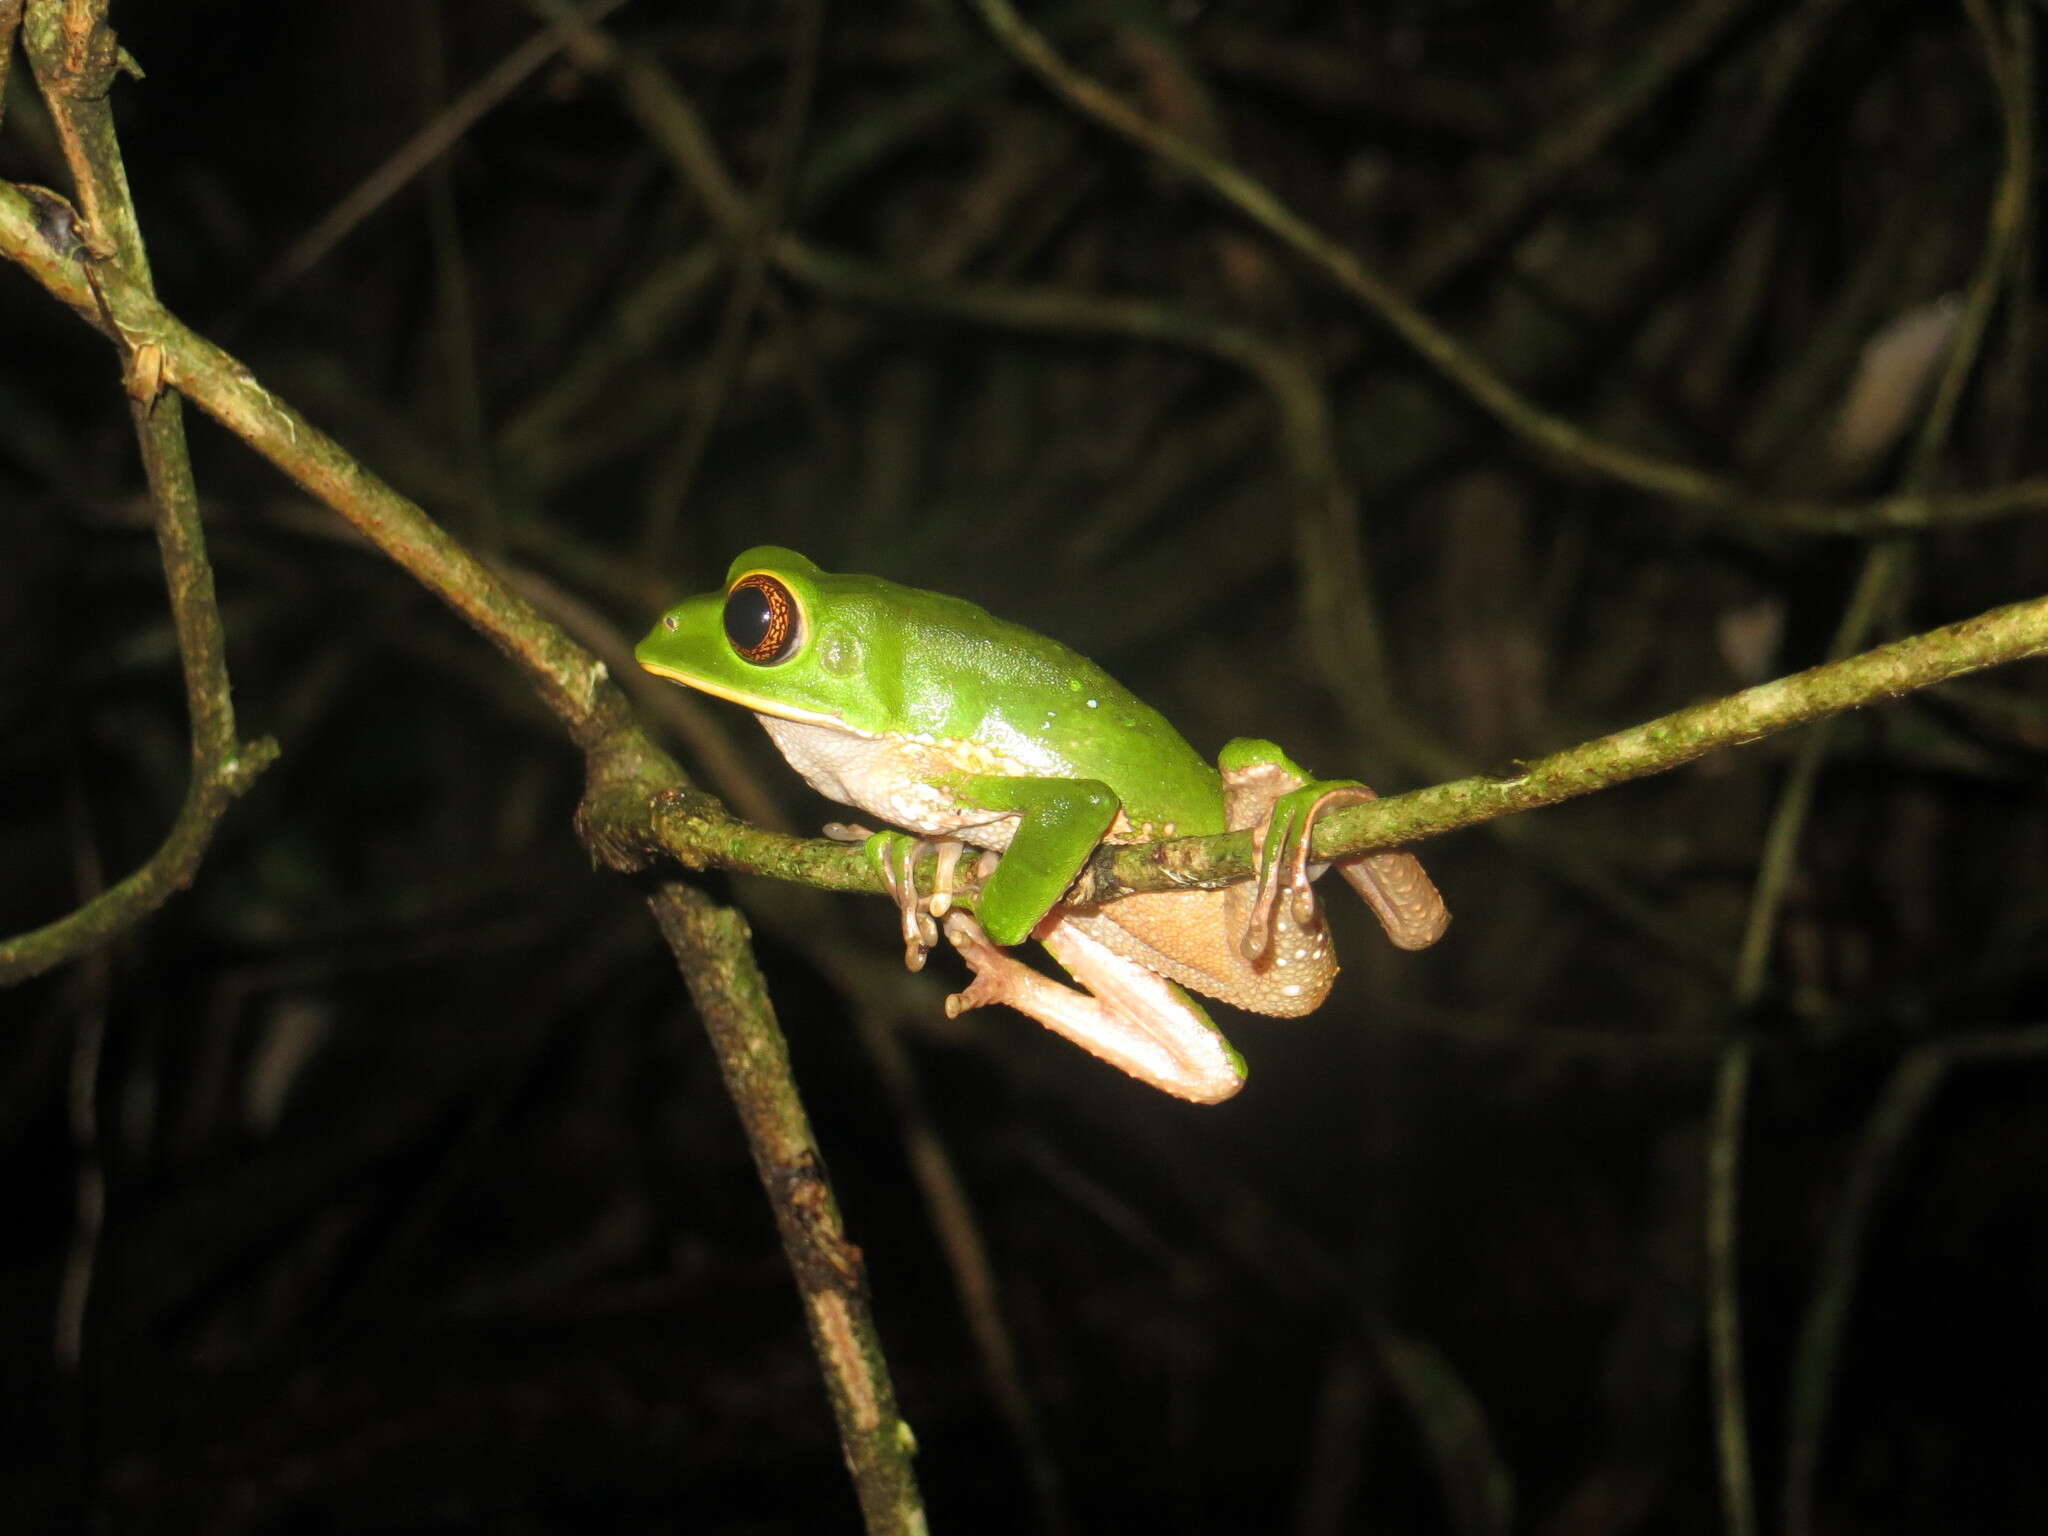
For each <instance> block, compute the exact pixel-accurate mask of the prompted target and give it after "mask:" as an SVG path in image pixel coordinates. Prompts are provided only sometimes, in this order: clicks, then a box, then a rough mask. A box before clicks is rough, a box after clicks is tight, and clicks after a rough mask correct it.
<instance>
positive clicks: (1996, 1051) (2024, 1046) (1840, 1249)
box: [1784, 1025, 2048, 1536]
mask: <svg viewBox="0 0 2048 1536" xmlns="http://www.w3.org/2000/svg"><path fill="white" fill-rule="evenodd" d="M2044 1056H2048V1026H2040V1025H2037V1026H2035V1027H2034V1028H2032V1029H2021V1030H2013V1031H2011V1032H2009V1033H1983V1034H1974V1035H1963V1036H1958V1037H1956V1038H1954V1039H1949V1040H1938V1041H1934V1042H1932V1043H1930V1044H1927V1045H1922V1046H1918V1047H1916V1048H1915V1049H1913V1050H1911V1051H1909V1052H1907V1053H1906V1056H1905V1059H1904V1060H1902V1061H1901V1062H1900V1063H1899V1064H1898V1066H1897V1067H1896V1068H1895V1069H1894V1070H1893V1072H1892V1075H1891V1080H1890V1081H1889V1082H1887V1083H1886V1084H1885V1088H1884V1092H1883V1094H1882V1095H1880V1097H1879V1098H1878V1101H1877V1105H1876V1107H1875V1108H1873V1109H1872V1110H1871V1112H1870V1118H1869V1119H1868V1120H1867V1121H1865V1122H1864V1126H1863V1135H1862V1137H1861V1139H1860V1140H1859V1142H1858V1144H1857V1148H1856V1156H1855V1161H1854V1162H1853V1163H1852V1165H1851V1169H1850V1175H1849V1184H1848V1187H1847V1188H1846V1189H1845V1190H1844V1191H1843V1192H1842V1203H1841V1205H1840V1207H1839V1208H1838V1209H1837V1210H1836V1212H1835V1218H1834V1221H1833V1222H1832V1223H1831V1224H1830V1226H1829V1228H1828V1236H1827V1241H1826V1244H1825V1246H1824V1247H1823V1248H1822V1250H1821V1260H1820V1267H1819V1270H1818V1273H1817V1274H1816V1275H1815V1276H1814V1284H1813V1295H1812V1297H1811V1298H1810V1299H1809V1300H1808V1302H1807V1304H1806V1313H1805V1315H1804V1317H1802V1318H1801V1319H1800V1324H1799V1343H1798V1346H1797V1348H1796V1349H1795V1351H1794V1356H1793V1360H1794V1363H1793V1368H1792V1381H1791V1388H1790V1393H1789V1400H1788V1403H1787V1408H1786V1415H1785V1417H1786V1452H1785V1502H1784V1536H1807V1532H1808V1531H1809V1530H1811V1529H1812V1525H1813V1493H1814V1483H1815V1481H1816V1479H1817V1478H1818V1476H1819V1472H1820V1453H1821V1449H1822V1446H1823V1443H1824V1441H1825V1438H1826V1434H1827V1421H1828V1409H1829V1405H1830V1403H1831V1401H1832V1399H1833V1395H1834V1378H1835V1369H1836V1365H1837V1363H1838V1362H1839V1360H1840V1358H1841V1353H1842V1341H1843V1339H1844V1338H1845V1337H1847V1335H1848V1330H1849V1321H1850V1318H1851V1316H1852V1315H1853V1314H1854V1312H1855V1307H1856V1272H1857V1269H1858V1267H1859V1266H1860V1265H1861V1264H1862V1262H1863V1251H1864V1248H1865V1246H1866V1245H1867V1244H1868V1242H1869V1240H1870V1226H1871V1222H1872V1220H1873V1218H1874V1217H1875V1216H1876V1214H1877V1203H1878V1198H1879V1196H1880V1195H1882V1194H1883V1192H1884V1189H1885V1186H1886V1184H1887V1183H1888V1182H1889V1181H1890V1179H1891V1175H1892V1170H1893V1169H1894V1168H1895V1167H1896V1166H1897V1165H1898V1161H1899V1158H1900V1156H1901V1154H1902V1153H1903V1152H1904V1150H1905V1147H1906V1143H1907V1140H1908V1139H1909V1138H1910V1137H1911V1135H1912V1133H1913V1128H1914V1126H1916V1125H1917V1124H1918V1123H1919V1122H1920V1118H1921V1116H1923V1115H1924V1114H1925V1113H1926V1111H1927V1106H1928V1105H1929V1104H1931V1103H1932V1102H1933V1100H1934V1095H1935V1093H1936V1092H1937V1091H1938V1090H1939V1089H1940V1087H1941V1085H1942V1083H1943V1081H1945V1080H1946V1078H1947V1076H1948V1074H1949V1072H1950V1071H1951V1070H1952V1069H1954V1068H1956V1067H1960V1066H1970V1065H1975V1064H1978V1063H1982V1062H2007V1061H2020V1062H2038V1061H2039V1060H2040V1059H2041V1058H2042V1057H2044Z"/></svg>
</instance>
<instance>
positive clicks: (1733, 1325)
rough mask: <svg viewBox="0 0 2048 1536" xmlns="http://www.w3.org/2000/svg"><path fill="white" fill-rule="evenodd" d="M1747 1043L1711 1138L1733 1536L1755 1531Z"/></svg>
mask: <svg viewBox="0 0 2048 1536" xmlns="http://www.w3.org/2000/svg"><path fill="white" fill-rule="evenodd" d="M1749 1059H1750V1048H1749V1043H1748V1042H1747V1041H1743V1040H1738V1041H1736V1042H1735V1043H1733V1044H1732V1045H1730V1046H1729V1047H1728V1049H1727V1050H1726V1052H1724V1053H1723V1054H1722V1057H1721V1070H1720V1071H1719V1072H1718V1073H1717V1074H1716V1075H1715V1081H1714V1114H1713V1124H1712V1132H1711V1134H1710V1136H1709V1137H1708V1141H1707V1242H1706V1250H1707V1356H1708V1361H1709V1363H1710V1365H1711V1367H1712V1375H1713V1389H1714V1448H1715V1451H1716V1462H1717V1465H1718V1467H1719V1470H1720V1474H1721V1515H1722V1519H1723V1520H1724V1521H1725V1522H1726V1524H1725V1528H1726V1530H1727V1532H1728V1536H1756V1485H1755V1482H1754V1480H1753V1479H1752V1478H1751V1475H1750V1469H1749V1414H1748V1410H1747V1409H1746V1407H1745V1406H1744V1403H1745V1393H1744V1390H1743V1384H1742V1249H1741V1245H1740V1235H1741V1230H1742V1225H1741V1199H1740V1192H1741V1188H1742V1122H1743V1118H1744V1111H1745V1109H1746V1107H1747V1105H1748V1102H1749Z"/></svg>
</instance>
